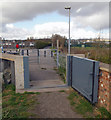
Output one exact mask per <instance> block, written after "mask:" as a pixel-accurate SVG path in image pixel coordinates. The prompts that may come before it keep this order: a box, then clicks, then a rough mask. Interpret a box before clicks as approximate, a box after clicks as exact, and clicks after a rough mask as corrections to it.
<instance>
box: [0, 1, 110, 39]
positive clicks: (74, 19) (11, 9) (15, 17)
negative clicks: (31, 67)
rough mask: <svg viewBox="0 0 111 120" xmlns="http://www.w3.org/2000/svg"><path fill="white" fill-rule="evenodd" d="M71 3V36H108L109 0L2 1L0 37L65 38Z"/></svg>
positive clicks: (0, 6)
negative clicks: (91, 0) (83, 0)
mask: <svg viewBox="0 0 111 120" xmlns="http://www.w3.org/2000/svg"><path fill="white" fill-rule="evenodd" d="M13 1H14V0H13ZM19 1H20V0H19ZM65 6H71V38H76V39H77V38H95V37H98V35H99V33H100V36H101V37H104V38H109V3H108V2H60V1H59V2H17V1H16V2H15V1H14V2H7V1H5V2H1V5H0V8H1V10H0V13H1V18H0V23H1V28H0V30H1V33H0V36H2V37H4V38H6V39H26V38H27V37H32V36H33V37H36V38H43V37H50V36H52V34H60V35H63V36H66V37H68V10H65V9H64V7H65Z"/></svg>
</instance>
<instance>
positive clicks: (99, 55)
mask: <svg viewBox="0 0 111 120" xmlns="http://www.w3.org/2000/svg"><path fill="white" fill-rule="evenodd" d="M71 54H85V56H87V57H88V58H89V59H93V60H97V61H100V62H103V63H107V64H111V59H110V56H111V55H110V51H109V48H100V47H86V48H82V47H72V48H71ZM88 54H89V55H88Z"/></svg>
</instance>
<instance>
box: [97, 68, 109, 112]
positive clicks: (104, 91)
mask: <svg viewBox="0 0 111 120" xmlns="http://www.w3.org/2000/svg"><path fill="white" fill-rule="evenodd" d="M97 105H99V106H101V107H105V108H106V109H107V110H108V111H110V112H111V72H109V70H108V69H107V70H104V69H102V68H100V78H99V89H98V104H97Z"/></svg>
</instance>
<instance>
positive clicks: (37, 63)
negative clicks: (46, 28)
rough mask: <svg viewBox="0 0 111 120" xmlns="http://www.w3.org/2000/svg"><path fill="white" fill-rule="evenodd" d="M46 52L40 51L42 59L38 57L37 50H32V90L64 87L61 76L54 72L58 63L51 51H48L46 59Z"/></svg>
mask: <svg viewBox="0 0 111 120" xmlns="http://www.w3.org/2000/svg"><path fill="white" fill-rule="evenodd" d="M44 50H45V49H42V50H40V53H39V54H40V57H37V50H36V49H35V50H30V56H29V70H30V80H31V82H30V85H31V86H32V88H35V87H36V88H40V87H52V86H58V85H64V83H63V81H62V80H61V78H60V76H59V75H58V74H57V73H56V71H55V70H54V68H55V67H56V62H55V61H54V59H53V58H52V57H51V55H50V53H51V50H50V49H48V50H47V53H46V57H44Z"/></svg>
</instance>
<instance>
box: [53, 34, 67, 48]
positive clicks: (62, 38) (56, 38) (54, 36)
mask: <svg viewBox="0 0 111 120" xmlns="http://www.w3.org/2000/svg"><path fill="white" fill-rule="evenodd" d="M57 40H59V47H60V49H63V48H64V46H65V40H66V37H63V36H61V35H58V34H55V35H52V43H53V47H57Z"/></svg>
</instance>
